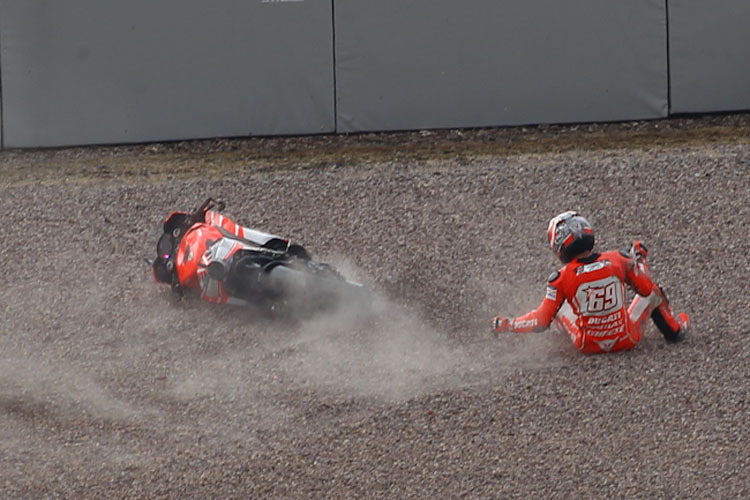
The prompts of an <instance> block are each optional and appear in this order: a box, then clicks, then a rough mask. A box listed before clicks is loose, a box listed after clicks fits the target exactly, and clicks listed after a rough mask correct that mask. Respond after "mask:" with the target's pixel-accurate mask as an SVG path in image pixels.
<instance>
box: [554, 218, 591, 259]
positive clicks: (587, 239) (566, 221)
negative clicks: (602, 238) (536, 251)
mask: <svg viewBox="0 0 750 500" xmlns="http://www.w3.org/2000/svg"><path fill="white" fill-rule="evenodd" d="M547 239H548V240H549V247H550V248H551V249H552V251H553V252H555V255H557V257H558V258H559V259H560V261H561V262H562V263H563V264H567V263H568V262H570V261H571V260H573V258H574V257H575V256H576V255H579V254H580V253H582V252H585V251H586V250H591V249H592V248H594V230H593V229H592V228H591V224H589V222H588V221H587V220H586V219H584V218H583V217H581V215H580V214H579V213H578V212H575V211H573V210H569V211H567V212H563V213H561V214H560V215H558V216H556V217H553V218H552V220H550V221H549V227H548V228H547Z"/></svg>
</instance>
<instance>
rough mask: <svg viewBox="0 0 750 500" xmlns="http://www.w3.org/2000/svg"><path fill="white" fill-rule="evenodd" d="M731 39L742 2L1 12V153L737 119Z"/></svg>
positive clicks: (68, 6) (487, 0)
mask: <svg viewBox="0 0 750 500" xmlns="http://www.w3.org/2000/svg"><path fill="white" fill-rule="evenodd" d="M667 16H668V18H669V23H667ZM748 26H750V2H748V1H747V0H715V1H714V2H701V1H699V0H628V1H625V2H624V1H622V0H568V1H567V2H560V1H558V0H502V1H498V0H443V1H440V2H436V1H434V0H212V1H206V0H128V1H124V0H112V1H101V0H66V1H64V2H62V1H54V0H0V145H2V146H4V147H37V146H65V145H78V144H101V143H132V142H148V141H164V140H181V139H193V138H202V137H227V136H247V135H296V134H315V133H329V132H358V131H375V130H401V129H422V128H451V127H479V126H493V125H517V124H530V123H550V122H556V123H562V122H587V121H611V120H630V119H644V118H659V117H664V116H667V115H668V114H669V113H670V112H672V113H680V112H702V111H727V110H737V109H750V92H749V91H748V89H750V65H748V64H747V61H749V60H750V29H748ZM334 41H335V42H334ZM670 101H671V107H670V105H669V103H670Z"/></svg>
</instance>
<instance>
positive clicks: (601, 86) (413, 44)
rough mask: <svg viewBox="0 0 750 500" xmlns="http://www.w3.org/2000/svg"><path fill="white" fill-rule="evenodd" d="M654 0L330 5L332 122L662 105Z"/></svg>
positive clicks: (370, 125) (594, 117) (662, 108)
mask: <svg viewBox="0 0 750 500" xmlns="http://www.w3.org/2000/svg"><path fill="white" fill-rule="evenodd" d="M665 7H666V6H665V2H664V0H628V1H627V2H623V1H621V0H576V1H567V2H560V1H559V0H504V1H502V2H498V1H497V0H448V1H443V2H434V1H433V0H378V1H372V0H345V1H337V2H336V3H335V9H334V10H335V19H336V21H335V25H336V103H337V112H336V117H337V129H338V130H339V131H341V132H351V131H362V130H398V129H420V128H442V127H470V126H488V125H515V124H525V123H544V122H579V121H607V120H628V119H640V118H657V117H663V116H666V115H667V112H668V109H667V107H668V104H667V103H668V96H667V92H668V89H667V74H666V65H667V61H666V58H667V53H666V12H665Z"/></svg>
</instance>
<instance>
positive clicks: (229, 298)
mask: <svg viewBox="0 0 750 500" xmlns="http://www.w3.org/2000/svg"><path fill="white" fill-rule="evenodd" d="M224 208H225V204H224V202H222V201H217V200H214V199H213V198H208V199H207V200H206V201H205V202H204V203H203V204H202V205H201V206H200V207H198V208H197V209H196V210H194V211H193V212H189V213H188V212H172V213H171V214H170V215H169V217H167V219H166V220H165V221H164V225H163V233H162V235H161V236H160V237H159V240H158V242H157V245H156V258H155V259H147V261H148V262H149V264H150V265H151V268H152V272H153V275H154V279H155V280H156V281H157V282H159V283H166V284H168V285H170V286H171V289H172V291H173V292H174V294H175V295H176V296H178V297H180V298H182V297H184V296H185V295H186V293H189V292H190V291H191V290H192V291H197V292H198V293H199V294H200V296H201V298H203V299H204V300H206V301H208V302H212V303H226V304H234V305H247V306H253V307H255V308H259V309H260V310H265V311H269V312H272V313H275V314H285V315H294V316H296V317H304V316H309V315H310V314H313V313H315V312H317V311H320V310H325V309H331V308H335V307H340V306H352V305H360V306H361V305H364V304H366V303H367V302H368V301H369V297H370V294H369V292H368V290H367V289H366V287H364V286H363V285H362V284H361V283H358V282H355V281H352V280H349V279H346V278H345V277H344V276H343V275H341V273H339V272H338V271H336V269H334V268H333V267H332V266H330V265H328V264H325V263H321V262H316V261H314V260H313V259H312V258H311V257H310V255H309V253H308V252H307V250H306V249H305V248H304V247H302V246H301V245H299V244H296V243H291V242H290V241H289V240H288V239H286V238H282V237H279V236H276V235H273V234H269V233H265V232H263V231H258V230H255V229H250V228H247V227H244V226H241V225H239V224H236V223H235V222H234V221H233V220H231V219H230V218H228V217H226V216H224V215H223V214H221V211H222V210H224Z"/></svg>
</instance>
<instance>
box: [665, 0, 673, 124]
mask: <svg viewBox="0 0 750 500" xmlns="http://www.w3.org/2000/svg"><path fill="white" fill-rule="evenodd" d="M664 17H665V22H664V28H665V29H666V35H667V40H666V41H667V43H666V49H667V116H670V115H671V114H672V68H671V67H670V65H669V56H670V53H669V0H664Z"/></svg>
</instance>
